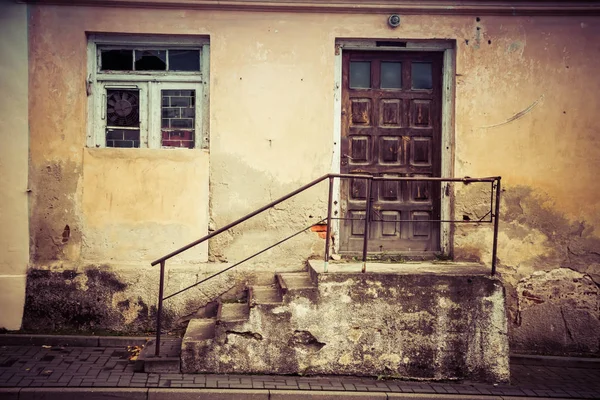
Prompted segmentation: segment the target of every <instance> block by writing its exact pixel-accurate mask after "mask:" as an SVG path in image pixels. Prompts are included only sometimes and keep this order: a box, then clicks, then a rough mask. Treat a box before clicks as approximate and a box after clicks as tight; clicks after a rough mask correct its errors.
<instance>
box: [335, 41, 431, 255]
mask: <svg viewBox="0 0 600 400" xmlns="http://www.w3.org/2000/svg"><path fill="white" fill-rule="evenodd" d="M342 85H343V86H342V143H341V152H342V154H341V172H342V173H344V174H370V175H374V176H413V177H418V176H427V177H431V176H440V164H441V95H442V91H441V88H442V54H441V53H433V52H432V53H428V52H412V53H411V52H376V51H347V52H344V53H343V69H342ZM366 188H367V183H366V181H365V180H361V179H344V180H342V184H341V200H342V202H341V206H342V216H343V217H344V218H345V219H344V220H343V221H342V222H341V224H340V228H341V232H340V233H341V240H340V250H341V251H342V252H346V253H356V252H360V251H362V246H363V236H364V226H365V224H364V218H365V210H366V200H367V196H368V193H367V189H366ZM371 199H372V206H373V207H372V213H371V216H370V219H371V221H372V222H371V224H370V229H369V232H368V235H369V246H368V251H369V252H370V253H385V254H405V255H420V254H423V253H430V254H431V253H434V252H437V251H439V250H440V232H439V225H440V224H439V222H431V220H439V219H440V184H439V183H433V182H422V181H419V182H397V181H395V182H392V181H380V182H375V181H374V182H373V187H372V191H371Z"/></svg>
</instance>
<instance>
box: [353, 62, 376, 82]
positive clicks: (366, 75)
mask: <svg viewBox="0 0 600 400" xmlns="http://www.w3.org/2000/svg"><path fill="white" fill-rule="evenodd" d="M350 87H351V88H353V89H356V88H358V89H363V88H370V87H371V63H370V62H368V61H351V62H350Z"/></svg>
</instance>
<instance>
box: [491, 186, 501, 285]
mask: <svg viewBox="0 0 600 400" xmlns="http://www.w3.org/2000/svg"><path fill="white" fill-rule="evenodd" d="M500 179H502V178H501V177H498V181H497V183H496V210H495V212H494V244H493V247H492V276H494V275H496V259H497V258H498V257H497V254H498V218H499V216H500V192H501V191H502V190H501V189H502V188H501V187H500Z"/></svg>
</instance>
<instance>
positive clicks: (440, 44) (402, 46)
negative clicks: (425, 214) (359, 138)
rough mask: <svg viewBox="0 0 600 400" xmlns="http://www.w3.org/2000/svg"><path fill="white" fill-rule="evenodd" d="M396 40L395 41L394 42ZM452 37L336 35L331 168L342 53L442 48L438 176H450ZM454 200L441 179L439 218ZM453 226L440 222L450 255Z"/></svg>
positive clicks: (337, 194)
mask: <svg viewBox="0 0 600 400" xmlns="http://www.w3.org/2000/svg"><path fill="white" fill-rule="evenodd" d="M396 44H397V45H396ZM455 48H456V41H454V40H402V39H393V40H390V39H336V41H335V61H334V102H333V115H334V117H333V155H332V160H331V171H332V172H333V173H336V174H339V173H340V163H341V142H342V67H343V62H342V53H343V52H344V51H349V50H361V51H395V52H398V51H402V52H406V51H409V52H419V51H427V52H442V53H443V64H442V74H443V77H442V102H441V105H442V121H441V129H442V132H441V137H442V139H441V140H442V142H441V145H440V148H441V152H442V154H441V157H442V160H441V176H443V177H448V178H452V177H454V106H455V101H454V98H455V76H456V74H455V71H456V59H455V54H456V52H455ZM453 203H454V198H453V190H452V184H451V183H450V182H442V187H441V199H440V219H442V220H452V219H454V210H453V207H452V204H453ZM332 213H333V216H334V217H339V216H341V186H340V181H339V179H336V180H335V183H334V190H333V208H332ZM332 230H333V236H334V238H335V239H334V241H333V246H334V250H335V252H336V253H338V252H339V246H340V239H341V238H340V220H338V219H336V220H334V223H333V224H332ZM453 234H454V227H453V224H451V223H441V224H440V251H441V254H442V255H444V256H448V257H453V253H454V251H453V250H454V240H453Z"/></svg>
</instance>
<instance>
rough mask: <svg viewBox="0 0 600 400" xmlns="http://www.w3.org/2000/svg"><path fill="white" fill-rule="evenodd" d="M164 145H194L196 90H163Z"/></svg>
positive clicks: (162, 121) (189, 146)
mask: <svg viewBox="0 0 600 400" xmlns="http://www.w3.org/2000/svg"><path fill="white" fill-rule="evenodd" d="M161 97H162V101H161V104H162V110H161V114H162V115H161V117H162V119H161V127H162V146H163V147H187V148H190V149H191V148H193V147H194V135H195V129H194V127H195V123H196V108H195V103H196V91H195V90H162V91H161Z"/></svg>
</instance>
